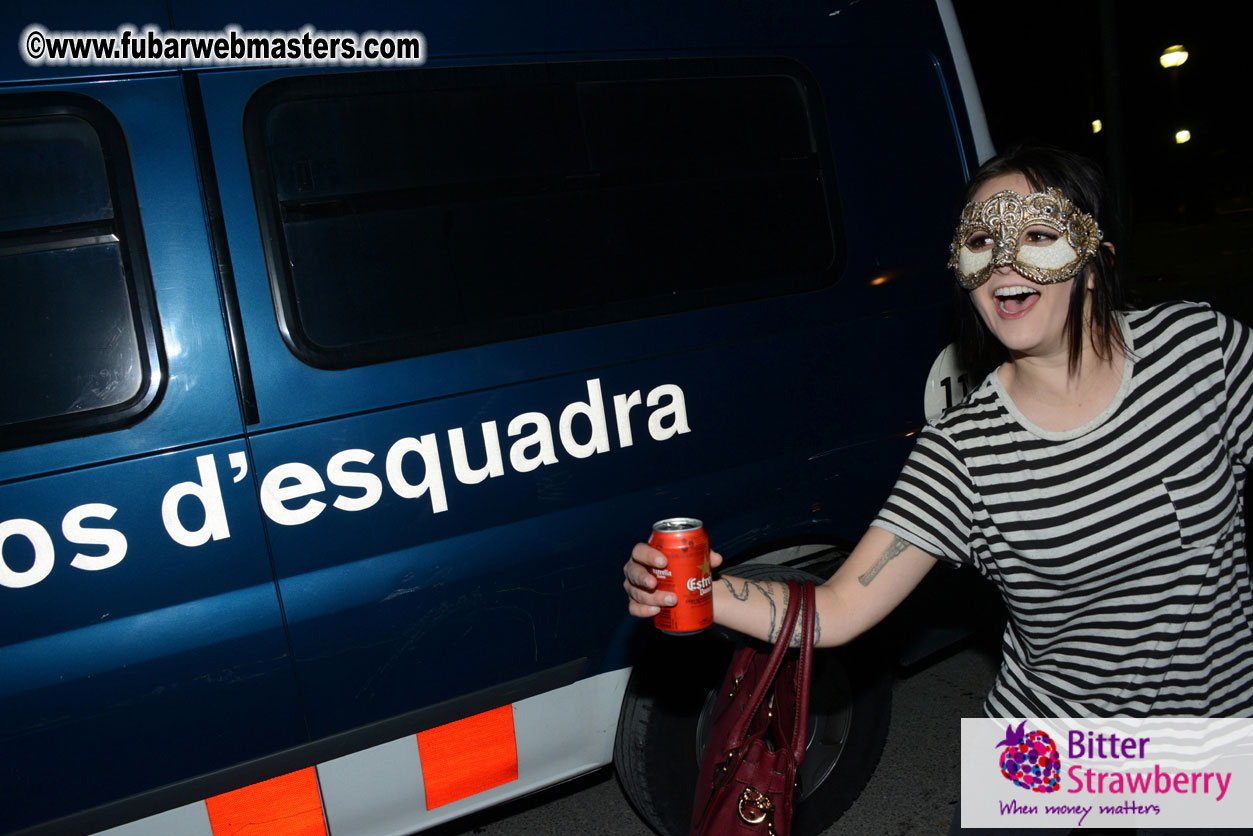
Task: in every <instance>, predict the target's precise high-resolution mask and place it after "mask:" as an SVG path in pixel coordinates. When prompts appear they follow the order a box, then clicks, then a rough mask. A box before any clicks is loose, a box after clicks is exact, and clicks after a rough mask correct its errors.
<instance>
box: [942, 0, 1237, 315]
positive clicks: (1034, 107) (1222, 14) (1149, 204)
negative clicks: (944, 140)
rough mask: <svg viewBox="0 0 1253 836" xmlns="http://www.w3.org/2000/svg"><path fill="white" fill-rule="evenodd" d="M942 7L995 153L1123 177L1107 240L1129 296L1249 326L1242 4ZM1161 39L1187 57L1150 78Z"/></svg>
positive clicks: (1193, 0) (1117, 1)
mask: <svg viewBox="0 0 1253 836" xmlns="http://www.w3.org/2000/svg"><path fill="white" fill-rule="evenodd" d="M954 6H955V8H956V10H957V13H958V17H959V18H960V20H961V24H962V30H963V33H964V35H965V39H966V47H967V50H968V51H969V53H970V59H971V63H972V64H973V66H974V70H975V75H976V77H977V79H978V82H979V88H980V93H981V96H982V99H983V105H984V109H985V111H986V113H987V117H988V125H989V128H990V130H991V133H992V139H993V142H994V143H995V144H996V146H997V148H1004V147H1006V146H1007V145H1009V144H1011V143H1013V142H1014V141H1016V140H1021V139H1038V140H1043V141H1047V142H1052V143H1054V144H1057V145H1061V146H1063V147H1066V148H1069V149H1071V150H1074V151H1078V152H1080V153H1083V154H1086V155H1088V156H1090V157H1092V158H1093V159H1095V160H1097V161H1098V162H1100V163H1101V164H1102V165H1103V166H1104V167H1105V169H1106V171H1107V173H1109V174H1112V175H1117V174H1118V173H1119V172H1122V173H1123V177H1122V178H1121V179H1117V183H1118V184H1120V185H1121V187H1122V194H1123V196H1124V200H1123V202H1122V207H1123V214H1124V218H1123V219H1122V220H1123V222H1124V226H1125V228H1126V231H1125V232H1123V234H1122V235H1121V236H1120V237H1121V238H1122V241H1121V242H1116V244H1117V245H1118V246H1119V247H1120V250H1119V256H1120V261H1121V262H1122V267H1123V268H1124V276H1125V278H1126V279H1127V284H1128V286H1129V288H1130V289H1131V290H1132V291H1133V296H1137V297H1138V298H1139V300H1140V301H1141V302H1142V303H1143V302H1148V301H1153V300H1156V299H1158V298H1189V299H1205V300H1208V301H1212V302H1214V303H1215V305H1217V306H1218V307H1220V308H1224V309H1228V310H1229V312H1233V313H1235V314H1236V315H1239V316H1241V318H1242V319H1245V320H1246V321H1249V320H1250V319H1253V309H1250V310H1246V309H1245V308H1253V302H1250V301H1247V298H1248V297H1253V293H1250V292H1249V291H1250V290H1253V288H1251V287H1249V286H1248V285H1247V284H1245V283H1247V282H1250V281H1253V270H1250V269H1249V268H1248V264H1249V260H1250V256H1253V164H1251V162H1250V158H1249V150H1250V142H1249V140H1248V132H1247V128H1246V123H1247V122H1248V121H1249V118H1248V116H1247V115H1246V113H1245V111H1246V109H1247V108H1248V104H1247V102H1248V99H1249V97H1250V96H1249V84H1248V82H1249V80H1250V76H1251V75H1253V74H1251V73H1250V71H1249V69H1248V65H1249V62H1250V60H1251V58H1253V42H1250V39H1249V37H1248V27H1247V25H1246V24H1245V23H1244V22H1243V15H1239V14H1238V12H1237V11H1236V10H1237V9H1240V8H1242V4H1239V3H1231V2H1215V1H1214V0H1199V1H1198V0H1190V2H1186V3H1176V4H1166V3H1157V2H1153V3H1148V2H1137V1H1136V0H1084V2H1079V0H1063V1H1062V2H1052V3H1030V4H1028V3H1013V2H1005V1H1004V0H999V2H997V1H995V0H954ZM1237 17H1239V18H1240V19H1239V20H1237ZM1173 44H1182V45H1183V46H1184V47H1185V48H1186V49H1187V51H1188V60H1187V62H1186V63H1184V64H1183V65H1182V66H1180V67H1178V68H1174V69H1169V70H1167V69H1163V68H1162V66H1161V64H1160V62H1159V60H1158V58H1159V56H1160V55H1161V54H1162V52H1163V51H1164V50H1165V48H1166V47H1168V46H1171V45H1173ZM1111 47H1112V49H1111ZM1115 55H1116V60H1109V59H1110V58H1111V56H1115ZM1119 114H1121V142H1119V141H1118V136H1119V130H1118V127H1119ZM1093 119H1101V120H1102V122H1103V125H1104V128H1103V130H1102V131H1101V133H1098V134H1094V133H1093V132H1092V120H1093ZM1181 129H1187V130H1189V131H1191V134H1192V139H1191V140H1190V141H1189V142H1187V143H1185V144H1182V145H1180V144H1177V143H1176V142H1175V132H1176V131H1178V130H1181ZM1102 225H1103V226H1104V225H1105V223H1104V222H1102Z"/></svg>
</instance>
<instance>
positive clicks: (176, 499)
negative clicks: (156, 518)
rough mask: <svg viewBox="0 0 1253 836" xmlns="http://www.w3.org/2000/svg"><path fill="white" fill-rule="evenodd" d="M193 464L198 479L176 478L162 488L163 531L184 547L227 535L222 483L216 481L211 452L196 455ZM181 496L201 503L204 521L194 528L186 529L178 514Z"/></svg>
mask: <svg viewBox="0 0 1253 836" xmlns="http://www.w3.org/2000/svg"><path fill="white" fill-rule="evenodd" d="M196 467H197V469H198V470H199V472H200V481H199V482H179V483H178V484H177V485H175V486H174V487H172V488H170V489H169V490H168V491H166V492H165V497H164V498H163V499H162V500H161V520H162V522H164V523H165V530H166V532H167V533H168V534H169V535H170V539H172V540H173V541H174V542H175V543H178V544H179V545H180V546H187V547H188V548H194V547H196V546H203V545H204V544H205V543H207V542H209V541H210V540H225V539H227V538H228V537H230V536H231V528H230V524H229V523H228V522H227V521H226V506H225V505H223V504H222V486H221V485H220V484H219V483H218V470H217V467H215V466H214V464H213V456H212V455H205V456H196ZM184 499H191V500H194V501H196V502H199V503H200V504H201V505H202V506H203V507H204V524H203V525H202V526H201V527H200V528H198V529H197V530H195V531H190V530H188V529H187V527H186V526H184V525H183V521H182V520H181V519H180V518H179V515H178V506H179V503H180V502H181V501H182V500H184Z"/></svg>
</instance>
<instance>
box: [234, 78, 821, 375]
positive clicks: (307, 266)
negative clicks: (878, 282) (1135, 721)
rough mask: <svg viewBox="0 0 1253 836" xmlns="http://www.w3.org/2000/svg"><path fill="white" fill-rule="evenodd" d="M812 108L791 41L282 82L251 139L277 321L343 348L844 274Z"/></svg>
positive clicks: (521, 329)
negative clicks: (779, 48) (751, 48)
mask: <svg viewBox="0 0 1253 836" xmlns="http://www.w3.org/2000/svg"><path fill="white" fill-rule="evenodd" d="M817 106H818V105H817V100H816V96H815V95H813V94H812V93H811V87H810V85H809V83H808V82H807V75H806V74H805V71H804V70H803V69H802V68H800V66H799V65H796V64H794V63H791V62H784V61H778V60H769V61H766V60H763V61H750V60H738V61H725V62H710V61H699V62H697V61H693V62H676V61H670V62H665V63H662V62H647V61H638V62H595V63H569V64H551V65H539V66H510V67H487V68H483V67H476V68H466V69H422V70H414V71H409V72H403V73H399V72H398V73H371V74H342V75H331V76H321V77H304V78H299V79H289V80H284V81H279V82H275V83H273V84H271V85H269V86H267V87H265V88H263V89H262V90H261V91H259V92H258V93H257V94H256V96H254V97H253V99H252V101H251V102H250V103H249V106H248V110H247V113H246V115H245V138H246V141H247V146H248V154H249V160H250V164H251V166H252V169H253V186H254V192H255V196H256V200H257V202H258V206H259V212H260V216H261V220H262V225H263V232H264V237H265V240H266V246H267V257H268V261H269V269H270V272H271V280H272V286H273V289H274V295H275V302H276V306H277V308H278V316H279V320H280V322H281V323H282V325H283V331H284V334H285V336H286V337H287V339H288V341H289V344H290V345H291V347H292V349H293V350H294V351H295V353H296V354H297V355H298V356H299V357H301V358H302V359H303V360H304V361H305V362H308V363H311V364H313V365H316V366H319V367H325V368H343V367H348V366H354V365H361V364H366V363H373V362H378V361H382V360H389V359H395V358H399V357H409V356H416V355H422V354H430V353H434V352H439V351H448V350H451V349H458V348H465V347H469V346H475V345H482V344H485V343H491V342H499V341H503V340H512V339H518V338H522V337H530V336H535V335H539V334H547V333H554V332H558V331H565V330H570V329H574V328H582V327H587V326H592V325H599V324H603V323H609V322H617V321H623V320H627V319H634V318H640V317H645V316H654V315H658V314H667V313H675V312H679V311H687V310H692V309H695V308H700V307H707V306H713V305H722V304H728V303H733V302H739V301H744V300H748V299H754V298H760V297H763V296H771V295H781V294H787V293H796V292H800V291H805V290H812V289H816V288H820V287H823V286H825V285H828V284H830V283H831V282H832V281H834V279H835V264H836V262H837V258H836V255H837V252H836V249H837V248H836V244H835V241H836V236H835V234H834V231H833V223H832V217H831V211H830V209H829V204H828V200H829V195H828V187H827V184H828V183H829V182H831V181H832V174H831V171H830V166H829V161H828V160H826V159H824V158H823V155H822V154H821V153H820V152H819V151H818V149H819V148H825V147H827V144H826V143H824V142H821V141H819V138H818V136H817V135H816V130H817V129H818V128H817V127H816V126H821V125H823V124H824V119H823V117H822V116H821V114H820V113H819V112H817Z"/></svg>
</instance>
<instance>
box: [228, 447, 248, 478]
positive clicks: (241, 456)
mask: <svg viewBox="0 0 1253 836" xmlns="http://www.w3.org/2000/svg"><path fill="white" fill-rule="evenodd" d="M226 460H227V461H228V462H230V465H231V470H233V471H235V478H233V479H231V481H232V482H242V481H243V479H244V477H245V476H247V475H248V454H247V453H245V452H244V451H243V450H236V451H235V452H234V453H231V454H230V455H229V456H227V457H226Z"/></svg>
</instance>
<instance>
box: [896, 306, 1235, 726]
mask: <svg viewBox="0 0 1253 836" xmlns="http://www.w3.org/2000/svg"><path fill="white" fill-rule="evenodd" d="M1122 324H1123V333H1124V336H1125V338H1126V340H1127V345H1128V349H1129V352H1130V355H1131V357H1130V359H1129V362H1128V366H1127V371H1126V374H1124V379H1123V382H1122V386H1121V388H1120V389H1119V391H1118V394H1117V395H1116V396H1115V398H1114V401H1113V402H1112V403H1111V404H1110V406H1109V408H1108V409H1106V410H1105V411H1104V412H1103V413H1102V414H1101V415H1100V416H1098V417H1097V418H1095V419H1094V420H1092V421H1090V422H1089V423H1087V424H1085V425H1084V426H1082V427H1079V428H1077V429H1075V430H1070V431H1066V432H1051V431H1047V430H1043V429H1041V428H1039V427H1036V426H1034V425H1032V424H1031V423H1030V422H1029V421H1028V420H1027V419H1026V418H1025V417H1023V416H1022V415H1021V414H1020V413H1018V411H1017V409H1016V408H1015V407H1014V405H1013V403H1012V401H1010V399H1009V398H1008V397H1007V396H1006V394H1005V392H1004V390H1003V389H1002V388H1001V385H1000V382H999V380H998V379H997V376H996V374H995V373H993V374H992V375H990V376H989V377H988V378H987V379H986V380H984V381H983V383H982V384H981V385H980V386H979V387H978V388H977V389H976V390H975V391H974V392H972V393H971V394H970V396H969V397H968V398H967V399H966V400H965V401H963V402H962V403H961V404H959V405H957V406H955V407H953V408H952V409H950V410H949V411H948V412H946V413H945V414H944V415H943V416H941V417H940V418H939V419H938V420H936V421H935V422H934V423H933V424H932V425H930V426H928V427H927V428H926V429H925V430H924V431H923V432H922V433H921V434H920V436H919V439H918V443H917V446H916V447H915V449H914V452H913V454H912V455H911V456H910V458H909V461H908V462H907V464H906V466H905V468H904V470H903V471H902V473H901V476H900V479H899V480H898V482H897V484H896V487H895V488H894V489H893V491H892V494H891V496H890V498H889V499H888V502H887V504H886V505H885V507H884V508H883V510H882V511H881V512H880V514H879V517H878V518H877V519H876V520H875V524H876V525H878V526H880V527H883V528H886V529H888V530H889V531H892V532H893V533H895V534H898V535H899V536H901V537H903V538H904V539H906V540H908V541H909V542H911V543H913V544H915V545H917V546H919V547H920V548H922V549H924V550H926V551H928V552H930V553H931V554H933V555H936V556H937V557H939V558H940V559H941V560H943V561H947V562H951V563H958V564H969V565H973V566H974V567H975V568H976V569H977V570H978V571H979V572H980V573H982V574H983V575H984V576H985V577H987V578H988V579H990V580H991V581H992V582H993V583H995V584H996V585H997V586H998V588H999V589H1000V590H1001V594H1002V597H1003V598H1004V600H1005V603H1006V605H1007V607H1008V609H1009V613H1010V623H1009V626H1008V627H1007V629H1006V631H1005V637H1004V662H1003V664H1002V667H1001V672H1000V674H999V676H998V677H997V681H996V684H995V685H994V686H993V689H992V692H991V694H989V696H988V700H987V703H986V706H985V710H986V711H987V712H988V714H989V715H991V716H996V717H1030V716H1037V717H1111V716H1146V715H1150V714H1151V715H1155V716H1164V715H1201V716H1215V717H1217V716H1253V628H1251V626H1250V623H1251V621H1253V587H1251V585H1250V578H1249V563H1248V559H1247V558H1246V553H1245V532H1244V519H1243V509H1242V504H1241V503H1242V500H1241V490H1240V488H1241V486H1242V485H1243V482H1244V475H1245V469H1246V467H1247V465H1248V463H1249V460H1250V456H1251V455H1253V339H1251V338H1250V332H1249V329H1248V328H1246V327H1245V326H1244V325H1242V324H1240V323H1238V322H1235V321H1233V320H1231V319H1228V318H1227V317H1225V316H1223V315H1222V314H1219V313H1217V312H1215V311H1213V310H1210V309H1209V308H1208V307H1207V306H1203V305H1196V304H1190V303H1172V304H1168V305H1162V306H1158V307H1154V308H1151V309H1149V310H1144V311H1132V312H1128V313H1126V314H1125V315H1124V316H1123V319H1122Z"/></svg>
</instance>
